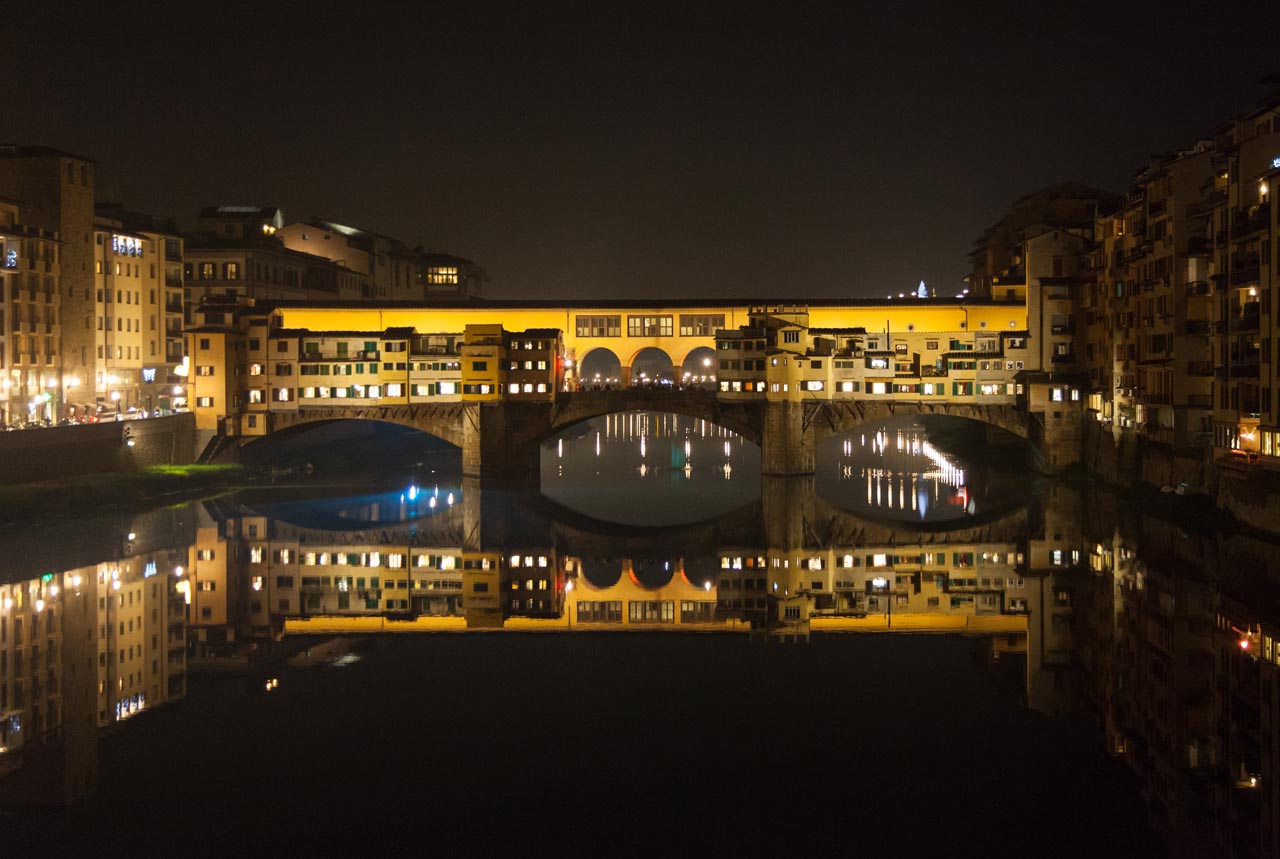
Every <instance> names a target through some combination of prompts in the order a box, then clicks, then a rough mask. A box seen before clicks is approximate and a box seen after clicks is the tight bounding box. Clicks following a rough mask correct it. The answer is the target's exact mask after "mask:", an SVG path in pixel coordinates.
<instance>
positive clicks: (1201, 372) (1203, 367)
mask: <svg viewBox="0 0 1280 859" xmlns="http://www.w3.org/2000/svg"><path fill="white" fill-rule="evenodd" d="M1187 375H1188V376H1200V377H1206V376H1212V375H1213V363H1212V362H1210V361H1192V362H1190V363H1189V364H1187Z"/></svg>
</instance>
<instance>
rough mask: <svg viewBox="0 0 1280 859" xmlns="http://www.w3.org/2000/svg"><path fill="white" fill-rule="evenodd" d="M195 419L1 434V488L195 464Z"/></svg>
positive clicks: (168, 417) (171, 417) (181, 417)
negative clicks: (60, 478) (157, 466)
mask: <svg viewBox="0 0 1280 859" xmlns="http://www.w3.org/2000/svg"><path fill="white" fill-rule="evenodd" d="M195 430H196V422H195V415H193V414H191V413H190V412H184V413H182V414H176V415H166V416H164V417H159V418H145V419H142V420H127V421H105V422H102V423H96V424H77V425H74V426H65V427H45V428H44V429H30V430H15V431H13V432H4V433H0V484H4V483H30V482H35V481H40V480H50V479H54V478H59V477H77V476H80V475H85V474H102V473H105V472H113V471H134V470H136V469H140V468H149V467H151V466H154V465H184V464H187V463H191V462H194V461H195V456H196V449H195V441H196V432H195Z"/></svg>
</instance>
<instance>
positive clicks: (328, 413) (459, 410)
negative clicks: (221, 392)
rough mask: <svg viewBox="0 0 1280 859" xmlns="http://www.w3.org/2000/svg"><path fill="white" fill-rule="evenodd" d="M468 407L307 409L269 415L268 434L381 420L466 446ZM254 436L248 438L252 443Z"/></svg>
mask: <svg viewBox="0 0 1280 859" xmlns="http://www.w3.org/2000/svg"><path fill="white" fill-rule="evenodd" d="M466 410H467V406H466V404H464V403H443V404H440V405H399V406H357V407H355V408H350V407H333V408H320V409H306V410H305V411H302V410H300V411H297V412H268V413H267V415H266V421H267V433H268V436H267V437H269V436H270V435H271V434H274V433H278V432H281V431H282V430H292V429H294V428H297V427H305V426H308V425H319V424H326V423H333V422H335V421H347V420H358V421H377V422H380V423H388V424H397V425H399V426H404V427H409V428H411V429H416V430H418V431H419V432H424V433H427V434H428V435H432V436H435V437H436V438H438V439H441V440H442V441H446V442H448V443H449V444H452V445H455V446H457V447H463V446H464V443H465V440H466V433H465V431H464V430H465V427H464V417H463V416H464V415H465V413H466ZM254 438H257V437H254V436H250V437H246V439H245V441H246V442H248V441H252V440H253V439H254Z"/></svg>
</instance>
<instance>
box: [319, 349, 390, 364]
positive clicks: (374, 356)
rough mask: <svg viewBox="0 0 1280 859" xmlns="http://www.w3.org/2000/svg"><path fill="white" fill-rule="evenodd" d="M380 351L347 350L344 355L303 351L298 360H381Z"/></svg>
mask: <svg viewBox="0 0 1280 859" xmlns="http://www.w3.org/2000/svg"><path fill="white" fill-rule="evenodd" d="M381 358H382V353H381V352H378V351H370V352H348V353H347V354H345V355H342V354H337V353H332V352H303V353H302V355H301V357H299V358H298V360H299V361H303V362H305V361H378V360H381Z"/></svg>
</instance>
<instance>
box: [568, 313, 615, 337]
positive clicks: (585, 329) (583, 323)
mask: <svg viewBox="0 0 1280 859" xmlns="http://www.w3.org/2000/svg"><path fill="white" fill-rule="evenodd" d="M577 330H578V336H579V337H620V336H622V317H621V316H579V317H578V318H577Z"/></svg>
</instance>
